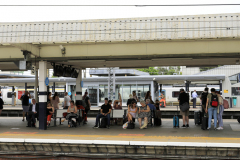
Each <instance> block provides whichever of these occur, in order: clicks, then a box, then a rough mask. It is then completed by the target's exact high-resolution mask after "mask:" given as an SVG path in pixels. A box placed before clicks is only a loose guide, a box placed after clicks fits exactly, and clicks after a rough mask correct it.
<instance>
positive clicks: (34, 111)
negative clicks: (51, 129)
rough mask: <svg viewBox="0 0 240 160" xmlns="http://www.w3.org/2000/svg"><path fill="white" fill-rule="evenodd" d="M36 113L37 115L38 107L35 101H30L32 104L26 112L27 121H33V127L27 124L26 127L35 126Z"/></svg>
mask: <svg viewBox="0 0 240 160" xmlns="http://www.w3.org/2000/svg"><path fill="white" fill-rule="evenodd" d="M38 113H39V105H38V103H36V100H35V99H32V104H30V107H29V110H28V115H27V116H28V118H27V119H28V121H33V126H30V125H29V124H31V123H28V126H27V127H35V124H36V118H38Z"/></svg>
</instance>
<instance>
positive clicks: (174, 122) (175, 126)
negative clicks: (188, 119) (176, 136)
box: [173, 106, 179, 128]
mask: <svg viewBox="0 0 240 160" xmlns="http://www.w3.org/2000/svg"><path fill="white" fill-rule="evenodd" d="M177 112H178V106H177ZM173 127H174V128H177V127H178V128H179V118H178V116H177V115H174V116H173Z"/></svg>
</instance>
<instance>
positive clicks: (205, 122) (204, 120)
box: [201, 113, 208, 130]
mask: <svg viewBox="0 0 240 160" xmlns="http://www.w3.org/2000/svg"><path fill="white" fill-rule="evenodd" d="M207 128H208V117H207V115H206V113H204V116H203V117H202V127H201V129H202V130H206V129H207Z"/></svg>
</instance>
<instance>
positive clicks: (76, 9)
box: [0, 0, 240, 22]
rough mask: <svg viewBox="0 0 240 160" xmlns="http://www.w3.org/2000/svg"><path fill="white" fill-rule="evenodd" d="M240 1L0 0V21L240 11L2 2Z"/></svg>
mask: <svg viewBox="0 0 240 160" xmlns="http://www.w3.org/2000/svg"><path fill="white" fill-rule="evenodd" d="M209 3H211V4H223V3H224V4H226V3H228V4H240V0H211V1H209V0H201V1H199V0H198V1H197V0H181V1H180V0H168V1H163V0H121V1H118V0H68V1H66V0H40V1H36V0H0V22H35V21H60V20H85V19H111V18H131V17H161V16H178V15H199V14H218V13H240V5H238V6H211V7H210V6H204V7H203V6H198V7H134V6H133V7H105V6H104V7H99V6H98V7H93V6H91V7H88V6H87V7H83V6H73V7H66V6H60V7H59V6H58V7H57V6H51V7H50V6H48V7H46V6H31V7H29V6H28V7H26V6H1V5H163V4H170V5H171V4H209Z"/></svg>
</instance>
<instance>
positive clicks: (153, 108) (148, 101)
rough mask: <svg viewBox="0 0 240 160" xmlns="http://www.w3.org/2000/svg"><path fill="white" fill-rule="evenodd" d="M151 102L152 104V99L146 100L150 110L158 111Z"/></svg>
mask: <svg viewBox="0 0 240 160" xmlns="http://www.w3.org/2000/svg"><path fill="white" fill-rule="evenodd" d="M150 102H151V100H150V99H146V104H147V105H148V106H149V108H150V109H151V110H156V107H155V106H154V105H153V104H151V103H150Z"/></svg>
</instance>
